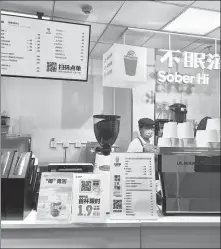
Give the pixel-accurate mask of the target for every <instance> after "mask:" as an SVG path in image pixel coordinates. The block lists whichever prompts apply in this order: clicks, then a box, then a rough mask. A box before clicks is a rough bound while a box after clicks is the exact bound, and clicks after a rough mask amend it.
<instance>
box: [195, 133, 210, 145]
mask: <svg viewBox="0 0 221 249" xmlns="http://www.w3.org/2000/svg"><path fill="white" fill-rule="evenodd" d="M195 139H196V147H209V144H208V132H207V131H206V130H198V131H197V132H196V138H195Z"/></svg>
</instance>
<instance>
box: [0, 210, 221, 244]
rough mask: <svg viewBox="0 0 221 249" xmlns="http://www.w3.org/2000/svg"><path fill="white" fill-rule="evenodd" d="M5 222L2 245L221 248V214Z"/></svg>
mask: <svg viewBox="0 0 221 249" xmlns="http://www.w3.org/2000/svg"><path fill="white" fill-rule="evenodd" d="M35 220H36V213H35V212H34V211H33V212H32V213H31V214H30V215H29V216H28V217H27V218H26V219H25V220H24V221H2V223H1V228H2V232H1V237H2V241H1V246H2V248H81V247H82V248H83V247H84V248H220V217H210V216H209V217H208V216H207V217H193V216H191V217H178V216H177V217H175V216H173V217H164V216H162V215H161V214H160V213H158V219H157V220H148V221H142V220H137V221H133V222H131V221H115V220H107V223H105V224H37V223H36V222H35Z"/></svg>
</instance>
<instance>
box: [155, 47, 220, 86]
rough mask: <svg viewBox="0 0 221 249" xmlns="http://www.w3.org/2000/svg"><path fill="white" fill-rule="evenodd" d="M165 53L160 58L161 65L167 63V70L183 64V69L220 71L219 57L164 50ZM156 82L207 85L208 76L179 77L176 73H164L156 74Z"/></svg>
mask: <svg viewBox="0 0 221 249" xmlns="http://www.w3.org/2000/svg"><path fill="white" fill-rule="evenodd" d="M166 51H167V52H166V53H165V54H164V55H163V56H162V57H161V59H160V62H161V63H167V64H168V67H169V68H173V66H175V65H178V64H181V63H182V64H183V67H184V68H193V69H201V70H209V71H211V70H220V55H219V54H211V53H209V54H205V53H194V52H186V51H185V52H181V51H179V50H178V51H172V50H166ZM158 80H159V81H160V82H169V83H185V84H188V83H190V84H194V83H196V84H209V74H206V73H201V74H200V73H198V74H196V75H181V74H179V73H177V72H175V73H169V74H168V73H166V72H165V71H160V72H158Z"/></svg>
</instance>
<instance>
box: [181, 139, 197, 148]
mask: <svg viewBox="0 0 221 249" xmlns="http://www.w3.org/2000/svg"><path fill="white" fill-rule="evenodd" d="M183 147H192V148H195V147H196V140H195V139H194V138H183Z"/></svg>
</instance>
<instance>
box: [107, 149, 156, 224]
mask: <svg viewBox="0 0 221 249" xmlns="http://www.w3.org/2000/svg"><path fill="white" fill-rule="evenodd" d="M116 161H118V163H116ZM111 219H130V220H133V219H135V220H139V219H156V190H155V166H154V154H152V153H112V157H111Z"/></svg>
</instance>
